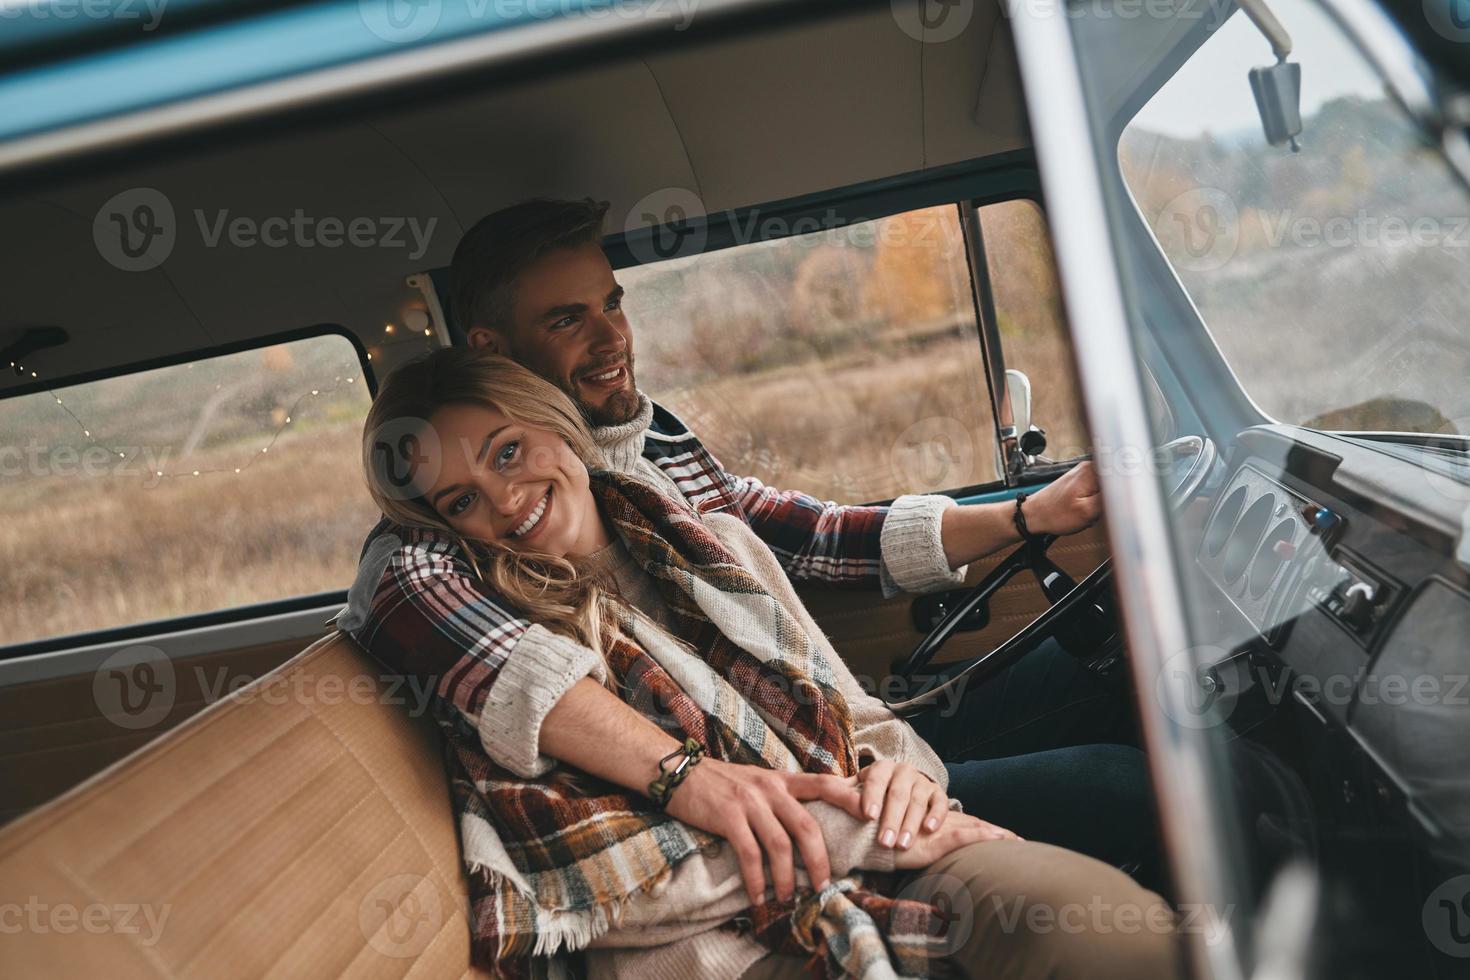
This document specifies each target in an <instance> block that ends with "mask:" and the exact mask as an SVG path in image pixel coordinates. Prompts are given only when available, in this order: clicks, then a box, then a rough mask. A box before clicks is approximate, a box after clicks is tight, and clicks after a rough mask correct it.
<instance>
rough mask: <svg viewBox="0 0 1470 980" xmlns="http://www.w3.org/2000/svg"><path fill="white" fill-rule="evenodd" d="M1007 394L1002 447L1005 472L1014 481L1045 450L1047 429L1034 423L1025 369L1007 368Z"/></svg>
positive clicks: (1002, 425)
mask: <svg viewBox="0 0 1470 980" xmlns="http://www.w3.org/2000/svg"><path fill="white" fill-rule="evenodd" d="M1005 378H1006V397H1005V400H1004V401H1003V402H1002V410H1003V413H1009V417H1008V418H1005V417H1003V418H1002V419H1001V427H1000V447H1001V455H1002V457H1003V458H1004V460H1005V471H1006V475H1008V476H1009V477H1010V479H1012V480H1015V479H1016V478H1018V477H1019V476H1020V475H1021V474H1022V473H1024V472H1025V471H1026V467H1028V466H1030V465H1031V464H1033V463H1035V462H1036V457H1038V456H1040V455H1041V454H1042V453H1043V452H1045V451H1046V430H1045V429H1042V428H1040V427H1039V426H1036V425H1034V424H1032V422H1031V379H1030V378H1029V377H1027V376H1026V373H1025V372H1024V371H1017V370H1016V369H1015V368H1007V369H1006V374H1005Z"/></svg>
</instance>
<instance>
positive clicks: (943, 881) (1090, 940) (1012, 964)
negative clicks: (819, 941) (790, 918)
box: [741, 841, 1182, 980]
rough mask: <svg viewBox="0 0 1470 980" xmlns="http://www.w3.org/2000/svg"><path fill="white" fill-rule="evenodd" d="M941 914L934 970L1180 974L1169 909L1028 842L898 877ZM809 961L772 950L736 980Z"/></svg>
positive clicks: (1119, 978) (995, 974) (1092, 976)
mask: <svg viewBox="0 0 1470 980" xmlns="http://www.w3.org/2000/svg"><path fill="white" fill-rule="evenodd" d="M899 886H900V889H901V891H900V894H901V896H902V897H904V898H913V899H918V900H921V901H928V902H932V903H933V904H934V905H935V906H937V907H938V908H939V910H940V912H941V914H942V915H943V917H944V919H945V925H944V927H942V931H941V932H940V935H939V937H938V938H936V940H935V955H936V956H937V957H939V962H938V963H936V964H935V968H934V970H933V973H935V974H936V975H939V976H957V977H969V978H981V977H983V978H985V980H1031V978H1035V980H1043V978H1044V980H1072V978H1084V977H1085V978H1087V980H1113V978H1116V980H1169V978H1172V977H1178V976H1180V975H1181V974H1182V969H1181V963H1180V958H1181V956H1182V952H1181V949H1180V946H1179V943H1178V940H1177V937H1176V936H1175V933H1174V915H1173V912H1172V911H1171V910H1170V909H1169V907H1168V906H1167V905H1166V904H1165V903H1164V900H1163V899H1162V898H1160V897H1159V896H1158V895H1156V894H1154V893H1153V892H1151V891H1148V890H1147V889H1144V888H1142V887H1140V886H1139V885H1137V884H1136V883H1135V882H1134V881H1133V880H1132V879H1131V878H1129V877H1128V876H1127V875H1125V874H1123V872H1121V871H1119V870H1117V869H1116V868H1112V867H1109V866H1108V865H1106V864H1103V863H1102V862H1100V861H1096V860H1093V859H1092V858H1090V857H1086V856H1084V855H1081V854H1077V853H1075V852H1073V851H1067V850H1063V849H1062V848H1059V847H1052V846H1051V845H1049V844H1036V843H1031V842H1027V841H990V842H987V843H982V844H971V845H969V846H968V847H962V848H960V849H959V850H957V851H954V852H952V853H951V854H949V855H948V856H946V857H944V858H942V859H941V860H939V861H937V862H935V863H934V864H932V865H930V866H929V867H928V868H926V869H924V870H923V871H919V872H910V873H909V874H908V876H907V877H905V878H902V879H900V881H899ZM806 962H807V961H806V960H805V959H803V958H801V957H796V956H778V955H774V954H773V955H771V956H767V957H766V958H765V959H763V960H761V961H760V962H758V963H756V964H755V965H754V966H752V967H751V968H750V969H749V970H747V971H746V972H745V974H744V975H743V976H742V978H741V980H798V978H800V980H810V977H811V974H809V973H805V972H804V966H805V964H806Z"/></svg>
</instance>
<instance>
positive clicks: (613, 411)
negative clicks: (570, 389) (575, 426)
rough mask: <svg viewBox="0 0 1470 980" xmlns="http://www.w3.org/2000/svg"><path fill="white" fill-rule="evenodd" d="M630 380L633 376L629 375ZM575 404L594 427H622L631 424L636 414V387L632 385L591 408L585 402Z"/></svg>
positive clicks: (637, 403) (637, 402) (637, 401)
mask: <svg viewBox="0 0 1470 980" xmlns="http://www.w3.org/2000/svg"><path fill="white" fill-rule="evenodd" d="M632 379H633V375H632V374H629V375H628V380H630V381H631V380H632ZM577 404H578V407H580V408H581V409H582V414H583V415H585V416H586V417H587V421H588V422H590V423H592V424H593V425H594V426H598V427H601V426H605V425H622V424H623V423H624V422H631V421H632V420H633V417H634V416H636V415H637V414H638V406H639V399H638V387H637V385H634V386H632V387H629V388H624V389H623V390H622V391H619V392H617V393H615V394H614V395H612V396H611V397H609V398H608V400H607V401H605V402H603V403H602V404H601V405H596V406H593V405H588V404H587V403H586V402H578V403H577Z"/></svg>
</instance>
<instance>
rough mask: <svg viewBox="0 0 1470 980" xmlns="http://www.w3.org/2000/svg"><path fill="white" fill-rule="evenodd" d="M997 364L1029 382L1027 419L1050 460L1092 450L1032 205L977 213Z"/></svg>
mask: <svg viewBox="0 0 1470 980" xmlns="http://www.w3.org/2000/svg"><path fill="white" fill-rule="evenodd" d="M979 218H980V231H981V234H982V236H983V237H984V239H985V264H986V268H987V269H988V270H989V273H990V289H991V294H992V297H993V302H994V304H995V319H996V324H997V328H998V330H999V333H1000V346H1001V358H1002V360H1004V361H1005V366H1006V368H1007V369H1008V370H1018V371H1021V372H1023V373H1024V374H1025V375H1026V376H1027V377H1028V378H1029V379H1030V380H1031V421H1032V423H1033V424H1035V425H1038V426H1040V427H1041V428H1043V429H1045V430H1046V453H1045V455H1046V456H1047V458H1049V459H1053V460H1058V461H1061V460H1067V459H1071V458H1074V457H1076V456H1080V455H1082V454H1083V453H1086V452H1089V451H1090V446H1091V441H1090V439H1089V438H1088V435H1087V423H1086V422H1085V421H1084V417H1083V414H1082V399H1081V392H1079V391H1078V390H1077V380H1076V378H1077V374H1076V367H1075V365H1074V364H1073V362H1072V341H1071V336H1070V335H1069V334H1068V332H1067V317H1066V313H1065V311H1064V310H1063V309H1062V294H1061V286H1060V284H1059V283H1058V281H1057V266H1056V260H1055V259H1054V258H1053V257H1052V250H1051V238H1050V236H1049V234H1048V232H1047V227H1046V217H1045V215H1043V214H1042V211H1041V208H1040V207H1039V206H1038V205H1037V204H1036V202H1034V201H1030V200H1026V199H1017V200H1012V201H1002V202H1000V203H998V204H986V205H983V206H982V207H981V208H980V209H979Z"/></svg>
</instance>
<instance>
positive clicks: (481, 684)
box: [338, 406, 888, 725]
mask: <svg viewBox="0 0 1470 980" xmlns="http://www.w3.org/2000/svg"><path fill="white" fill-rule="evenodd" d="M643 458H644V459H646V460H648V461H649V462H651V463H653V464H654V465H655V466H657V467H658V468H659V469H660V470H661V471H663V473H664V474H666V475H667V476H668V477H669V478H670V479H671V480H672V481H673V483H674V484H675V486H677V487H678V488H679V490H680V492H681V493H682V494H683V495H684V497H685V499H686V500H687V501H688V502H689V503H690V505H691V506H693V507H694V508H695V509H696V510H697V511H699V512H701V513H728V514H736V515H739V516H740V517H742V518H743V519H744V520H745V521H746V522H747V523H748V524H749V525H750V527H751V529H752V530H754V531H755V533H756V535H757V536H759V537H760V538H761V540H762V541H764V542H765V543H766V544H767V545H768V546H769V547H770V548H771V550H772V551H773V552H774V553H775V555H776V557H777V559H778V560H779V561H780V563H781V565H782V567H783V568H784V569H785V570H786V573H787V575H789V576H790V577H791V578H792V579H793V580H795V581H809V582H821V583H825V584H827V585H831V586H834V587H839V588H865V589H875V590H876V589H878V588H879V587H880V582H881V576H882V568H883V560H882V555H881V541H880V538H881V532H882V528H883V522H884V519H885V518H886V517H887V515H888V508H887V507H856V506H839V505H838V504H834V503H831V502H824V501H821V500H817V499H816V498H814V497H811V496H808V495H806V494H802V493H798V492H795V491H789V490H788V491H781V490H775V489H772V488H771V487H767V486H765V485H764V484H763V483H761V482H760V481H759V480H756V479H754V478H753V477H738V476H734V475H732V474H731V473H729V472H727V471H726V470H725V469H724V467H723V466H721V465H720V462H719V460H717V459H715V457H714V456H713V455H712V454H711V453H710V452H709V450H708V449H706V448H705V447H704V445H703V444H702V443H701V442H700V441H699V439H698V438H696V437H695V435H694V434H693V433H691V432H690V431H689V430H688V429H687V428H686V427H685V426H684V425H683V423H681V422H680V421H679V420H678V419H677V418H676V417H675V416H674V415H673V414H672V413H670V412H668V411H666V410H664V409H663V408H660V407H658V406H654V411H653V420H652V423H651V425H650V426H649V429H648V431H647V433H646V434H645V436H644V444H643ZM338 625H339V626H340V627H341V628H342V629H343V630H344V631H346V632H347V633H349V634H350V635H351V636H352V637H353V639H355V640H356V641H357V642H358V643H359V644H360V645H361V646H362V647H363V648H364V649H366V650H367V651H368V652H369V653H370V654H371V655H372V656H373V657H374V658H375V659H377V660H378V661H379V662H381V663H382V664H384V665H385V666H386V667H388V668H389V669H390V670H392V671H394V672H395V673H398V674H403V675H406V676H409V677H412V678H415V679H416V680H418V681H419V682H421V683H424V684H428V685H433V689H434V690H435V693H436V694H437V695H438V696H439V697H440V698H441V699H443V701H445V702H448V703H449V704H452V705H453V707H454V708H455V709H457V711H458V713H460V714H461V715H463V716H464V719H465V720H466V721H468V722H469V723H470V724H471V725H476V724H477V720H478V719H479V716H480V713H481V711H482V709H483V707H484V705H485V700H486V696H487V694H488V692H489V690H490V688H491V686H492V685H493V684H494V682H495V679H496V677H497V676H498V675H499V673H500V668H501V667H502V666H503V665H504V664H505V662H506V660H507V658H509V657H510V655H511V651H512V650H514V649H515V647H516V645H517V643H518V642H519V641H520V640H521V639H522V637H524V636H525V634H526V633H527V631H529V630H530V629H531V628H532V623H531V622H530V621H529V620H527V619H525V618H523V617H522V616H521V615H520V614H519V613H518V612H517V611H516V610H514V609H512V608H511V607H510V606H509V605H508V604H506V603H505V601H504V600H503V599H502V598H500V597H499V596H497V595H495V594H494V593H492V592H490V591H488V590H487V589H486V587H485V586H484V584H483V583H481V582H480V581H479V579H478V578H476V577H475V575H474V574H473V572H472V571H471V569H470V566H469V564H468V562H467V561H466V560H465V558H464V556H463V555H462V554H461V553H460V549H459V547H458V546H457V545H456V544H454V543H453V542H452V541H451V540H450V539H449V538H448V537H447V536H445V535H441V534H438V533H436V532H433V531H428V530H425V529H421V528H405V527H401V526H399V525H396V524H393V523H391V522H389V521H388V520H387V519H384V520H383V521H381V522H379V524H378V525H377V526H376V527H374V528H373V530H372V531H371V532H370V533H369V535H368V539H367V542H366V543H365V545H364V547H363V555H362V560H361V562H360V563H359V567H358V576H357V581H356V582H355V583H354V584H353V587H352V590H351V593H350V595H349V602H348V607H347V609H345V610H344V611H343V613H342V614H341V616H340V617H339V620H338Z"/></svg>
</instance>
